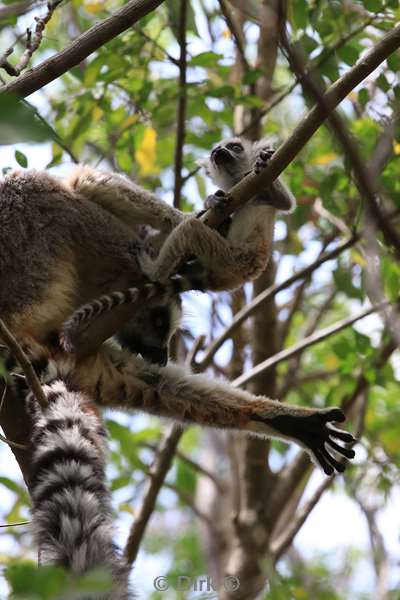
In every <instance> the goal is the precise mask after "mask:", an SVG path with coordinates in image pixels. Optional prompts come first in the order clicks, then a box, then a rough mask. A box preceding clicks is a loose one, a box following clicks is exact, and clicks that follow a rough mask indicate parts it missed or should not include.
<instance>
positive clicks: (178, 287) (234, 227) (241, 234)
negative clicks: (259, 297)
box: [63, 138, 296, 347]
mask: <svg viewBox="0 0 400 600" xmlns="http://www.w3.org/2000/svg"><path fill="white" fill-rule="evenodd" d="M267 144H268V143H267V142H266V141H265V140H263V141H260V142H257V143H252V142H250V141H249V140H246V139H244V138H243V139H242V138H230V139H227V140H224V141H222V142H220V143H219V144H217V145H216V146H215V147H214V148H213V150H212V152H211V155H210V157H209V158H208V159H205V160H202V161H200V162H201V164H202V166H204V167H205V169H206V173H207V174H208V175H209V176H210V178H211V179H212V181H213V182H214V183H215V184H216V185H218V186H219V187H220V188H221V189H220V190H218V191H217V192H216V194H213V195H211V196H209V197H208V198H207V200H206V208H208V207H213V208H217V209H218V207H219V206H226V204H227V203H229V196H228V195H227V194H226V193H227V192H228V191H229V190H230V189H231V188H232V187H233V186H234V185H235V184H236V183H237V182H238V181H240V179H242V178H243V177H244V175H246V174H248V173H249V172H250V171H252V170H253V169H254V171H255V172H256V173H258V172H260V170H261V169H262V168H263V167H264V166H265V165H266V164H267V161H268V159H269V158H270V157H271V154H272V150H271V148H270V147H269V146H268V145H267ZM118 177H119V176H115V180H112V181H111V180H110V179H107V181H104V175H103V174H99V173H97V172H90V171H89V172H86V171H85V170H83V171H82V174H81V175H79V172H78V176H77V177H76V180H75V181H74V183H73V187H74V188H76V189H79V192H80V193H81V194H85V196H86V197H88V198H91V199H93V200H94V201H96V202H98V203H100V204H101V205H102V206H103V207H104V208H106V209H107V210H109V211H110V212H113V213H114V214H115V215H116V216H118V217H120V218H122V219H125V220H127V221H128V222H129V219H130V220H131V222H134V220H135V216H134V215H135V210H137V209H136V206H132V204H131V202H132V203H134V198H132V199H131V198H129V197H127V196H125V195H124V194H125V188H124V190H123V191H121V189H120V186H119V185H118V181H119V180H118ZM96 178H97V184H96ZM86 179H87V180H88V182H87V183H86ZM124 181H125V180H124ZM117 200H118V201H117ZM295 204H296V203H295V199H294V196H293V195H292V193H291V192H290V190H289V189H288V188H287V187H286V186H285V185H284V184H283V183H282V182H281V181H280V180H279V179H278V180H276V181H275V182H274V183H273V184H272V185H271V186H270V187H269V188H268V189H267V190H264V191H261V192H259V193H258V194H257V195H256V196H255V197H254V198H252V199H251V200H250V201H249V202H248V203H247V204H246V205H244V206H243V207H242V208H241V209H240V210H238V211H236V212H235V213H234V215H233V217H232V219H231V222H230V223H229V224H227V226H225V227H224V228H223V229H225V230H226V231H225V236H223V235H221V233H220V232H219V231H215V230H213V229H210V228H209V227H208V226H207V225H205V224H204V223H203V222H202V221H200V220H199V219H197V218H194V217H189V218H186V219H183V220H182V221H181V223H180V224H179V225H178V226H177V227H176V228H175V229H174V230H173V231H172V232H171V233H170V234H169V235H168V236H164V237H163V239H162V241H163V243H161V244H160V241H161V237H160V236H158V237H157V242H158V244H157V245H158V246H159V245H161V250H160V251H159V252H158V253H157V252H154V245H153V244H150V245H149V244H148V245H147V248H145V249H144V252H142V253H141V254H139V256H138V259H139V262H140V264H141V267H142V269H143V271H144V272H145V273H146V274H147V275H148V276H149V278H150V279H152V280H153V281H154V282H156V283H160V282H164V283H165V284H166V286H165V288H164V290H163V289H162V288H160V287H159V286H157V288H152V287H151V286H146V287H145V288H142V289H140V290H137V289H134V288H131V289H128V290H123V291H120V292H116V293H115V294H113V295H112V296H105V297H103V298H99V299H97V300H96V301H95V302H93V303H89V304H88V305H86V306H84V307H82V308H81V309H80V310H79V311H77V313H75V314H74V315H73V317H72V318H71V319H69V320H68V322H67V323H66V325H65V327H64V337H63V339H64V340H65V344H66V347H70V346H71V345H72V343H71V340H73V339H74V338H76V337H77V336H78V334H79V331H80V330H82V329H83V328H84V327H87V326H88V325H89V324H90V322H91V321H92V320H93V319H94V318H96V317H98V316H99V315H101V314H103V313H104V312H107V311H109V310H112V309H114V308H115V307H117V306H120V305H122V304H129V303H132V302H135V304H136V305H138V306H139V305H140V302H141V303H143V301H145V300H146V299H148V298H150V297H153V296H154V295H156V294H161V293H162V291H164V292H165V293H166V295H169V296H170V297H171V294H172V295H173V294H175V295H176V294H178V293H179V292H182V291H185V290H190V289H200V290H206V289H208V290H214V291H216V290H229V289H234V288H235V287H238V286H240V285H242V284H243V283H245V282H246V281H249V280H251V279H254V278H255V277H257V276H258V275H259V274H260V273H261V272H262V271H263V270H264V269H265V267H266V264H267V262H268V259H269V257H270V254H271V246H272V241H273V231H274V223H275V214H276V210H281V211H290V210H292V209H293V208H294V207H295ZM140 210H142V209H140ZM151 239H155V238H151ZM192 256H194V257H195V258H196V259H197V260H198V261H199V262H200V264H201V265H202V267H203V273H202V274H197V275H192V276H190V275H189V276H184V277H183V278H180V279H175V280H174V281H173V282H168V279H169V277H170V276H171V275H172V274H173V273H175V272H176V270H177V269H178V267H179V265H180V264H182V262H184V261H185V259H188V258H189V257H192Z"/></svg>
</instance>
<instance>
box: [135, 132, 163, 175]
mask: <svg viewBox="0 0 400 600" xmlns="http://www.w3.org/2000/svg"><path fill="white" fill-rule="evenodd" d="M156 138H157V134H156V131H155V130H154V129H153V128H152V127H146V129H145V131H144V135H143V139H142V143H141V145H140V147H139V148H138V149H137V150H136V152H135V159H136V161H137V162H138V164H139V167H140V170H139V174H140V175H152V174H154V173H158V168H157V166H156Z"/></svg>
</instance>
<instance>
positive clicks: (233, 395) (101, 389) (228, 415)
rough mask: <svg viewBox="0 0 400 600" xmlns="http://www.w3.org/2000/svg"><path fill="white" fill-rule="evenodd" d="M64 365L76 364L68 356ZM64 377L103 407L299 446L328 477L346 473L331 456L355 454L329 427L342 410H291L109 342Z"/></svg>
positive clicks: (343, 433) (337, 431)
mask: <svg viewBox="0 0 400 600" xmlns="http://www.w3.org/2000/svg"><path fill="white" fill-rule="evenodd" d="M63 360H66V362H67V363H68V362H69V361H73V359H72V358H71V357H68V356H65V355H64V358H63ZM61 363H62V361H61V362H60V361H58V364H59V365H61ZM62 371H63V368H62V367H61V373H62ZM64 372H68V373H69V374H68V377H67V381H69V383H70V384H71V385H72V386H73V388H74V389H80V390H82V391H84V392H86V393H87V394H88V395H89V396H90V397H91V398H93V399H94V400H95V401H96V402H97V403H98V404H99V405H101V406H104V407H110V406H111V407H115V408H122V409H125V410H127V409H128V410H131V409H137V410H141V411H144V412H148V413H151V414H154V415H157V416H162V417H167V418H171V419H174V420H176V421H179V422H182V423H195V424H199V425H204V426H207V427H215V428H223V429H225V428H226V429H233V430H239V431H243V432H244V433H246V434H249V435H256V436H261V437H276V438H282V439H284V440H288V441H292V442H295V443H297V444H299V445H300V446H302V447H303V448H305V449H306V450H307V451H308V452H309V454H310V455H311V457H312V458H313V460H314V461H316V462H317V463H319V464H320V465H321V467H322V469H323V470H324V472H325V473H326V474H327V475H331V474H332V473H333V472H334V471H335V470H336V471H340V472H342V471H344V469H345V465H344V464H343V462H339V461H338V460H337V459H336V458H335V456H334V455H333V454H332V450H333V451H334V453H336V454H337V455H338V456H339V455H340V456H341V457H346V458H349V459H350V458H353V457H354V451H353V450H352V449H349V448H347V447H345V446H342V445H339V444H338V443H337V442H336V441H335V440H340V441H341V442H344V443H354V441H355V440H354V438H353V436H352V435H351V434H350V433H348V432H346V431H342V430H340V429H336V428H335V427H333V426H332V425H331V422H332V421H333V422H335V421H336V422H341V421H344V419H345V417H344V414H343V412H342V411H341V410H340V409H338V408H327V409H314V408H303V407H299V406H289V405H287V404H283V403H280V402H278V401H276V400H270V399H268V398H266V397H264V396H255V395H253V394H250V393H249V392H246V391H243V390H238V389H235V388H234V387H232V386H231V385H230V384H229V383H221V382H218V381H216V380H213V379H210V377H209V376H206V375H194V374H191V373H190V372H188V371H187V370H185V369H184V368H182V367H180V366H178V365H175V364H173V363H169V364H168V365H167V366H166V367H158V366H155V365H150V364H149V363H147V362H146V361H144V360H143V359H141V358H139V357H135V356H132V355H130V354H128V353H127V352H125V351H122V350H120V349H119V348H116V347H115V346H114V345H113V344H112V343H110V342H108V343H106V344H103V346H102V348H101V349H100V351H99V352H98V353H97V354H96V355H92V356H90V357H87V358H86V359H84V360H82V361H80V362H79V364H78V365H73V366H72V368H71V366H70V367H67V368H65V367H64ZM64 376H65V375H64Z"/></svg>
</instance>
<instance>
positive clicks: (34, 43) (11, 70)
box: [0, 0, 62, 77]
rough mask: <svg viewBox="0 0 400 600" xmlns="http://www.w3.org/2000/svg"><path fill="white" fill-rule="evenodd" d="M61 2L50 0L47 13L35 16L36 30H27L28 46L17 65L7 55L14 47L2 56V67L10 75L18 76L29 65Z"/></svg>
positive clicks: (0, 59)
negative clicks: (12, 63)
mask: <svg viewBox="0 0 400 600" xmlns="http://www.w3.org/2000/svg"><path fill="white" fill-rule="evenodd" d="M61 2H62V0H54V1H53V2H48V3H47V13H46V14H45V15H44V16H43V17H35V21H36V26H35V30H34V32H33V33H32V31H31V30H30V29H29V28H28V29H27V30H26V48H25V50H24V52H23V53H22V56H21V58H20V59H19V61H18V63H17V64H16V65H14V66H13V65H11V64H10V63H9V62H8V60H7V57H8V56H10V54H12V53H13V51H14V48H13V47H10V48H8V49H7V50H6V51H5V53H4V55H3V56H2V57H1V58H0V67H3V69H5V70H6V71H7V73H8V74H9V75H13V76H14V77H18V75H20V73H22V71H23V70H24V69H25V68H26V67H27V66H28V63H29V61H30V60H31V58H32V55H33V53H34V52H35V51H36V50H37V49H38V48H39V46H40V44H41V42H42V38H43V33H44V29H45V27H46V25H47V23H48V22H49V21H50V19H51V17H52V16H53V13H54V11H55V9H56V8H57V6H58V5H59V4H60V3H61Z"/></svg>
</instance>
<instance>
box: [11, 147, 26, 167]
mask: <svg viewBox="0 0 400 600" xmlns="http://www.w3.org/2000/svg"><path fill="white" fill-rule="evenodd" d="M14 156H15V160H16V161H17V163H18V164H19V165H20V166H21V167H23V168H24V169H26V168H27V166H28V159H27V158H26V156H25V154H24V153H23V152H21V151H20V150H16V151H15V154H14Z"/></svg>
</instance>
